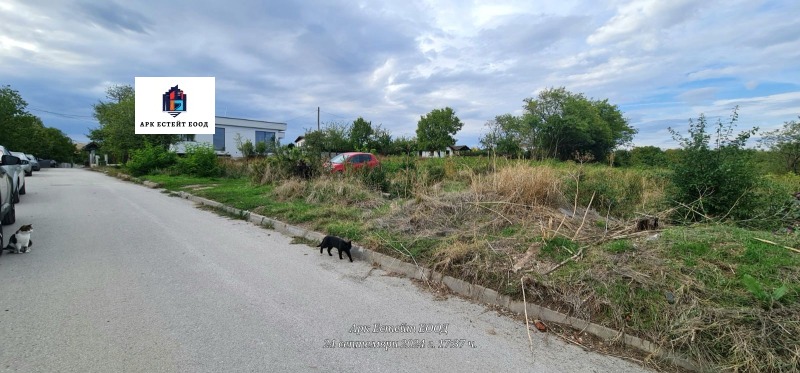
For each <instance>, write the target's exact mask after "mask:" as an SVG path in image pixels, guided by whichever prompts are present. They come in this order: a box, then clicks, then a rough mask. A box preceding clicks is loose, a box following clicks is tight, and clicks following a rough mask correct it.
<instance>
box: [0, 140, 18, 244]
mask: <svg viewBox="0 0 800 373" xmlns="http://www.w3.org/2000/svg"><path fill="white" fill-rule="evenodd" d="M17 162H19V159H18V158H17V157H14V156H13V155H5V154H2V155H0V222H2V224H0V248H2V247H4V246H3V239H2V236H3V225H9V224H14V222H15V221H16V220H17V213H16V210H15V208H14V183H13V182H12V181H11V175H9V174H8V172H6V166H8V167H12V166H14V165H16V164H17Z"/></svg>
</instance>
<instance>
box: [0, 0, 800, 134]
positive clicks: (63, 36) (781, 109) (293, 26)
mask: <svg viewBox="0 0 800 373" xmlns="http://www.w3.org/2000/svg"><path fill="white" fill-rule="evenodd" d="M137 76H211V77H215V78H216V113H217V115H222V116H229V117H238V118H247V119H258V120H266V121H272V122H283V123H287V125H288V129H287V133H286V140H288V141H293V140H294V139H295V138H296V137H297V136H300V135H302V134H304V133H305V132H306V130H309V129H316V126H317V108H318V107H319V108H320V109H319V110H320V111H319V112H320V120H321V122H322V124H323V125H325V123H331V122H340V123H341V122H352V121H353V120H355V119H356V118H357V117H359V116H361V117H363V118H364V119H366V120H368V121H370V122H372V124H373V126H376V125H380V126H381V127H382V128H384V129H387V130H388V131H389V132H390V133H391V134H392V135H393V136H395V137H399V136H406V137H412V136H414V133H415V131H416V128H417V122H418V121H419V119H420V117H421V116H423V115H425V114H427V113H428V112H430V111H431V110H433V109H436V108H443V107H451V108H453V109H454V110H455V112H456V115H457V116H458V117H459V118H460V119H461V121H462V122H463V123H464V126H463V128H462V129H461V131H459V132H458V133H457V134H456V135H455V137H456V139H457V144H458V145H468V146H471V147H474V146H479V144H480V143H479V139H480V137H481V136H482V135H483V134H484V133H485V132H486V123H487V121H489V120H491V119H493V118H494V117H496V116H498V115H502V114H506V113H511V114H514V115H520V114H522V105H523V100H524V99H525V98H529V97H536V95H537V94H538V93H539V92H541V91H542V90H545V89H548V88H551V87H565V88H566V89H567V90H569V91H570V92H573V93H582V94H584V95H585V96H586V97H589V98H594V99H608V100H609V101H610V102H611V103H612V104H616V105H618V106H619V108H620V109H621V111H622V112H623V115H624V116H625V117H626V118H628V120H629V123H630V125H631V126H632V127H634V128H636V129H637V130H638V134H637V135H636V136H635V137H634V140H633V143H634V145H636V146H646V145H654V146H659V147H662V148H665V149H666V148H674V147H677V146H678V145H677V143H676V142H675V141H674V140H672V138H671V136H670V134H669V132H668V130H667V128H668V127H672V128H675V129H677V130H678V131H679V132H682V133H684V134H685V131H686V128H687V126H688V123H689V120H690V119H692V118H695V119H696V118H697V117H698V116H699V115H700V114H701V113H702V114H705V115H706V117H708V118H710V119H712V121H716V118H720V119H721V120H723V121H727V120H728V118H729V117H730V115H731V113H732V110H733V108H734V107H736V106H738V107H739V111H738V113H739V121H738V127H737V129H740V130H745V129H749V128H752V127H755V126H758V127H759V128H760V129H762V130H772V129H777V128H780V127H781V126H782V125H783V123H784V122H786V121H791V120H797V119H798V116H799V115H800V1H797V0H783V1H759V0H744V1H740V0H726V1H715V0H704V1H697V0H642V1H615V0H609V1H594V0H591V1H590V0H579V1H573V0H559V1H529V0H528V1H513V0H512V1H502V0H499V1H467V0H403V1H396V0H388V1H382V2H379V1H372V2H367V1H358V0H356V1H353V0H342V1H338V0H331V1H297V2H293V1H271V0H270V1H264V0H241V1H228V2H223V1H207V0H196V1H186V2H183V1H181V2H177V1H151V0H141V1H124V2H123V1H114V0H109V1H101V0H77V1H76V0H47V1H46V0H24V1H21V0H0V85H10V86H11V88H13V89H15V90H17V91H19V93H20V94H21V95H22V97H23V98H24V99H25V100H26V101H27V102H28V111H29V112H31V113H33V114H35V115H37V116H39V117H40V118H42V120H43V121H44V123H45V125H46V126H49V127H56V128H59V129H60V130H62V131H63V132H64V133H65V134H67V135H68V136H70V137H71V138H72V139H73V140H75V141H77V142H86V141H88V139H87V137H86V135H87V134H88V133H89V131H90V130H91V129H92V128H96V127H97V126H98V123H97V122H96V121H95V120H94V118H93V116H92V113H93V109H92V105H93V104H95V103H97V102H100V101H105V100H107V98H106V95H105V91H106V89H107V88H108V87H110V86H112V85H115V84H127V85H131V86H133V84H134V77H137ZM285 142H286V141H285Z"/></svg>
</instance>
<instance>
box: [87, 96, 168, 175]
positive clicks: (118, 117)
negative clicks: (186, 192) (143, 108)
mask: <svg viewBox="0 0 800 373" xmlns="http://www.w3.org/2000/svg"><path fill="white" fill-rule="evenodd" d="M106 98H107V99H108V100H109V101H105V102H102V101H101V102H99V103H97V104H95V105H94V117H95V119H97V121H98V122H99V123H100V126H99V127H98V128H95V129H93V130H91V132H90V133H89V138H90V139H92V141H95V142H96V143H98V144H99V145H100V147H101V148H102V149H103V151H106V152H109V153H110V154H111V155H112V156H113V157H114V158H115V159H116V160H117V161H118V162H122V163H125V162H127V161H128V159H129V158H130V154H131V151H132V150H135V149H141V148H143V147H144V144H145V142H147V143H149V144H151V145H153V146H160V147H162V148H164V149H167V148H169V146H170V145H172V144H174V143H176V142H178V139H179V136H178V135H137V134H136V119H135V118H136V116H135V115H136V112H135V105H136V103H135V96H134V91H133V88H132V87H130V86H119V85H115V86H111V87H109V88H108V89H107V90H106Z"/></svg>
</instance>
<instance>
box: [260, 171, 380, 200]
mask: <svg viewBox="0 0 800 373" xmlns="http://www.w3.org/2000/svg"><path fill="white" fill-rule="evenodd" d="M272 194H273V196H275V197H277V198H278V199H280V200H283V201H290V200H296V199H304V200H305V201H306V202H308V203H312V204H326V205H331V204H333V205H341V206H360V207H364V208H373V207H376V206H378V205H380V204H381V203H383V198H382V196H381V195H380V193H378V192H375V191H372V190H370V189H369V188H366V187H365V186H364V185H363V183H361V181H360V180H358V179H356V178H351V177H335V176H332V177H323V178H318V179H314V180H311V181H303V180H298V179H294V178H290V179H286V180H284V181H281V182H279V183H278V184H277V185H276V186H275V189H274V190H273V191H272Z"/></svg>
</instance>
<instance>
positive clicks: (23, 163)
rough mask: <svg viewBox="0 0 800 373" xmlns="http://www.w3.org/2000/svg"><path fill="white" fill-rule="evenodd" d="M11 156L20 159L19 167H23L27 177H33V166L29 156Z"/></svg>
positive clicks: (15, 154) (21, 154)
mask: <svg viewBox="0 0 800 373" xmlns="http://www.w3.org/2000/svg"><path fill="white" fill-rule="evenodd" d="M11 155H13V156H15V157H17V158H19V165H20V167H22V171H25V176H31V175H33V166H32V165H31V160H30V159H29V158H28V156H27V155H25V153H20V152H11Z"/></svg>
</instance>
